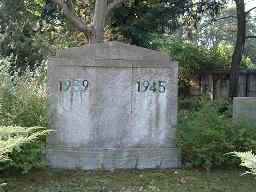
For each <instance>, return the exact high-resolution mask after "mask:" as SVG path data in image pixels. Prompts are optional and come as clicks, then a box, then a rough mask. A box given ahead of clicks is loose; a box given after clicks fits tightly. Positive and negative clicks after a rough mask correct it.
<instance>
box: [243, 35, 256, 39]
mask: <svg viewBox="0 0 256 192" xmlns="http://www.w3.org/2000/svg"><path fill="white" fill-rule="evenodd" d="M245 39H256V35H249V36H246V37H245Z"/></svg>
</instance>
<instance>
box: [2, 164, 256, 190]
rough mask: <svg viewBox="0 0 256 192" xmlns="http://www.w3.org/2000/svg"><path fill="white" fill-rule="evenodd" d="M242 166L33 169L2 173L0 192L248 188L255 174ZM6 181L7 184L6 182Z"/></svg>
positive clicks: (249, 188) (253, 182)
mask: <svg viewBox="0 0 256 192" xmlns="http://www.w3.org/2000/svg"><path fill="white" fill-rule="evenodd" d="M241 173H242V171H241V170H230V169H229V170H226V169H224V170H221V169H218V170H212V171H209V172H207V171H203V170H197V169H145V170H137V169H132V170H112V171H111V170H109V171H101V170H98V171H82V170H64V169H48V168H45V169H33V170H31V171H30V172H29V173H28V174H17V173H14V172H13V173H10V172H9V173H7V172H4V173H0V183H4V184H2V189H1V188H0V191H1V192H87V191H91V192H111V191H112V192H157V191H162V192H167V191H168V192H170V191H171V192H236V191H239V192H249V191H255V188H256V182H255V178H254V177H253V176H251V175H244V176H241ZM5 183H6V184H5Z"/></svg>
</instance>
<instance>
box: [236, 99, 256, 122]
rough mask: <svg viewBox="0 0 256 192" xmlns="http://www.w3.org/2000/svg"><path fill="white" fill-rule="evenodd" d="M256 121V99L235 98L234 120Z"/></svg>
mask: <svg viewBox="0 0 256 192" xmlns="http://www.w3.org/2000/svg"><path fill="white" fill-rule="evenodd" d="M245 118H246V119H249V120H252V121H256V97H235V98H234V100H233V119H234V120H239V119H245Z"/></svg>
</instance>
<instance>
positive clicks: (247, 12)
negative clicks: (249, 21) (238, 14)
mask: <svg viewBox="0 0 256 192" xmlns="http://www.w3.org/2000/svg"><path fill="white" fill-rule="evenodd" d="M254 9H256V7H253V8H251V9H249V10H248V11H246V12H245V14H246V15H248V14H249V13H250V12H251V11H252V10H254Z"/></svg>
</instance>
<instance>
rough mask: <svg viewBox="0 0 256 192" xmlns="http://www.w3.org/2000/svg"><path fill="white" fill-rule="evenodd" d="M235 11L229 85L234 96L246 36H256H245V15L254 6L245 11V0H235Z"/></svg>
mask: <svg viewBox="0 0 256 192" xmlns="http://www.w3.org/2000/svg"><path fill="white" fill-rule="evenodd" d="M235 4H236V11H237V35H236V44H235V49H234V52H233V56H232V63H231V78H230V82H231V86H230V97H232V98H233V97H236V96H237V94H238V80H239V70H240V63H241V60H242V55H243V52H244V46H245V40H246V38H256V36H253V35H252V36H246V17H247V15H248V14H249V13H250V12H251V11H252V10H254V9H255V8H256V7H253V8H251V9H250V10H248V11H247V12H246V11H245V1H244V0H235Z"/></svg>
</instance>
